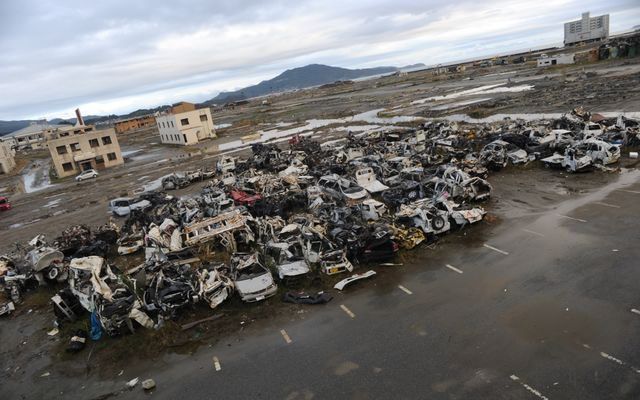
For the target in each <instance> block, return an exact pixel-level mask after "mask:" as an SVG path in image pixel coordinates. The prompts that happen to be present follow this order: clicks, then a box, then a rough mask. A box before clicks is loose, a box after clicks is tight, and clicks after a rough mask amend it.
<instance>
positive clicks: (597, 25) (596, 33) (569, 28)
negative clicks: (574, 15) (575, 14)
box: [564, 12, 609, 46]
mask: <svg viewBox="0 0 640 400" xmlns="http://www.w3.org/2000/svg"><path fill="white" fill-rule="evenodd" d="M608 37H609V14H604V15H600V16H597V17H593V18H592V17H590V15H589V12H586V13H582V18H581V19H579V20H577V21H571V22H567V23H566V24H564V45H565V46H566V45H569V44H574V43H579V42H589V41H592V40H602V39H606V38H608Z"/></svg>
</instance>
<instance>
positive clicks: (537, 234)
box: [523, 229, 544, 237]
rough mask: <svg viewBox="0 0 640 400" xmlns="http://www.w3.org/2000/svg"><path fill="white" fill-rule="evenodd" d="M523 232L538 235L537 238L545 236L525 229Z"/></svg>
mask: <svg viewBox="0 0 640 400" xmlns="http://www.w3.org/2000/svg"><path fill="white" fill-rule="evenodd" d="M523 231H525V232H527V233H531V234H532V235H536V236H540V237H544V235H543V234H542V233H540V232H536V231H532V230H530V229H523Z"/></svg>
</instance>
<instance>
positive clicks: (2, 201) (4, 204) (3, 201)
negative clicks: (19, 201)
mask: <svg viewBox="0 0 640 400" xmlns="http://www.w3.org/2000/svg"><path fill="white" fill-rule="evenodd" d="M7 210H11V202H10V201H9V199H8V198H6V197H3V196H0V211H7Z"/></svg>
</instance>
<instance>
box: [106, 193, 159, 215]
mask: <svg viewBox="0 0 640 400" xmlns="http://www.w3.org/2000/svg"><path fill="white" fill-rule="evenodd" d="M149 206H151V202H149V200H134V199H130V198H128V197H120V198H117V199H113V200H111V201H110V202H109V210H110V211H111V213H112V214H113V215H116V216H118V217H126V216H127V215H129V214H130V213H131V211H133V210H144V209H146V208H148V207H149Z"/></svg>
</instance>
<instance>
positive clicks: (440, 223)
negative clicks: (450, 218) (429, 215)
mask: <svg viewBox="0 0 640 400" xmlns="http://www.w3.org/2000/svg"><path fill="white" fill-rule="evenodd" d="M432 224H433V227H434V228H435V230H437V231H439V230H441V229H442V228H444V225H445V220H444V218H442V217H441V216H440V215H437V216H436V217H435V218H434V219H433V221H432Z"/></svg>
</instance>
